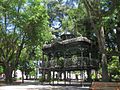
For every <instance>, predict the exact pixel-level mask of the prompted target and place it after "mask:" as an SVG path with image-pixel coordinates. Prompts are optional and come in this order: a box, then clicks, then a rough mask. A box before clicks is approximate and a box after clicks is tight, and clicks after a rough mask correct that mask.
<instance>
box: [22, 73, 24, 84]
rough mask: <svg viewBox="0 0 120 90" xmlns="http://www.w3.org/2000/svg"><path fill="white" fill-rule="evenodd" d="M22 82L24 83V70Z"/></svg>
mask: <svg viewBox="0 0 120 90" xmlns="http://www.w3.org/2000/svg"><path fill="white" fill-rule="evenodd" d="M22 83H24V71H22Z"/></svg>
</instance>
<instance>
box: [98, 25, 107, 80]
mask: <svg viewBox="0 0 120 90" xmlns="http://www.w3.org/2000/svg"><path fill="white" fill-rule="evenodd" d="M98 43H99V49H100V54H101V64H102V81H105V82H107V81H109V77H108V68H107V57H106V52H105V36H104V28H103V27H101V28H100V30H98Z"/></svg>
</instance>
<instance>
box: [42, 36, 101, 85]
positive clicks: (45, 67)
mask: <svg viewBox="0 0 120 90" xmlns="http://www.w3.org/2000/svg"><path fill="white" fill-rule="evenodd" d="M42 50H43V61H42V67H41V70H42V75H43V78H44V79H45V80H47V81H50V82H53V84H54V81H56V80H57V81H60V80H61V81H64V82H67V81H69V82H71V81H72V79H71V78H72V75H71V72H74V71H79V72H86V75H87V77H86V81H91V80H92V78H91V71H92V70H94V71H96V72H97V71H98V69H99V63H100V61H99V59H98V50H97V48H96V47H95V46H94V45H93V44H92V42H91V41H90V40H89V39H87V38H86V37H82V36H80V37H75V36H74V35H73V34H63V35H61V36H60V40H59V41H55V42H53V43H51V44H46V45H44V46H43V49H42ZM76 78H77V76H76Z"/></svg>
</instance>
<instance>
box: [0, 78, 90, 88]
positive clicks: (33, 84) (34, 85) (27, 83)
mask: <svg viewBox="0 0 120 90" xmlns="http://www.w3.org/2000/svg"><path fill="white" fill-rule="evenodd" d="M0 90H89V87H84V86H83V87H79V86H51V85H40V83H38V82H36V81H34V80H31V81H30V80H29V81H28V80H27V81H25V83H24V84H20V85H9V86H7V85H3V86H0Z"/></svg>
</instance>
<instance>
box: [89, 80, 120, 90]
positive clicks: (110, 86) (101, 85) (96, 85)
mask: <svg viewBox="0 0 120 90" xmlns="http://www.w3.org/2000/svg"><path fill="white" fill-rule="evenodd" d="M90 90H120V82H92V85H91V87H90Z"/></svg>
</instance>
